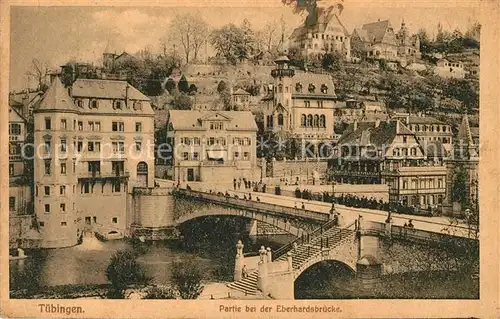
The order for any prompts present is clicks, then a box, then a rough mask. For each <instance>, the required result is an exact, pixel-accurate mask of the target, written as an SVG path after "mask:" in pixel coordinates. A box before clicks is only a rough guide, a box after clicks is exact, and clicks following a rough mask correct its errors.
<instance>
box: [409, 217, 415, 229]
mask: <svg viewBox="0 0 500 319" xmlns="http://www.w3.org/2000/svg"><path fill="white" fill-rule="evenodd" d="M408 227H409V228H412V229H413V228H414V227H415V226H413V222H412V220H411V219H410V220H409V221H408Z"/></svg>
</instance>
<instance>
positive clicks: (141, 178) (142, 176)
mask: <svg viewBox="0 0 500 319" xmlns="http://www.w3.org/2000/svg"><path fill="white" fill-rule="evenodd" d="M147 185H148V164H146V163H145V162H139V164H137V186H147Z"/></svg>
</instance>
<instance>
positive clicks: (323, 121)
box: [319, 115, 326, 127]
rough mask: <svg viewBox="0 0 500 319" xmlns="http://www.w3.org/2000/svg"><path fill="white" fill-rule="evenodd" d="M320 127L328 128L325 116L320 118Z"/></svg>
mask: <svg viewBox="0 0 500 319" xmlns="http://www.w3.org/2000/svg"><path fill="white" fill-rule="evenodd" d="M319 127H326V120H325V116H324V115H321V116H320V117H319Z"/></svg>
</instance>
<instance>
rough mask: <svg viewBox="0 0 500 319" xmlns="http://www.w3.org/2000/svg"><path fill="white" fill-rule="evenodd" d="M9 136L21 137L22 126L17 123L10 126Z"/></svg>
mask: <svg viewBox="0 0 500 319" xmlns="http://www.w3.org/2000/svg"><path fill="white" fill-rule="evenodd" d="M9 135H21V124H16V123H12V124H10V125H9Z"/></svg>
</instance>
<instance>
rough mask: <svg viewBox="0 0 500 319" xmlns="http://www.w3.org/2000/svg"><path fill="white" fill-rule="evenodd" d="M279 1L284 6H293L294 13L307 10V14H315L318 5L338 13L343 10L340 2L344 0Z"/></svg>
mask: <svg viewBox="0 0 500 319" xmlns="http://www.w3.org/2000/svg"><path fill="white" fill-rule="evenodd" d="M281 2H282V3H283V4H284V5H286V6H291V7H293V11H294V13H298V14H302V13H304V12H307V13H308V14H309V16H311V14H315V13H316V12H315V10H316V9H317V8H318V7H321V8H322V9H326V10H332V9H336V10H338V12H339V14H340V13H342V10H344V5H343V4H342V3H343V2H344V0H338V1H336V2H335V3H334V2H333V1H329V0H281ZM311 18H312V17H311Z"/></svg>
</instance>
